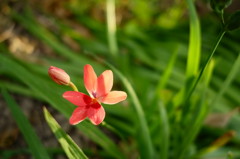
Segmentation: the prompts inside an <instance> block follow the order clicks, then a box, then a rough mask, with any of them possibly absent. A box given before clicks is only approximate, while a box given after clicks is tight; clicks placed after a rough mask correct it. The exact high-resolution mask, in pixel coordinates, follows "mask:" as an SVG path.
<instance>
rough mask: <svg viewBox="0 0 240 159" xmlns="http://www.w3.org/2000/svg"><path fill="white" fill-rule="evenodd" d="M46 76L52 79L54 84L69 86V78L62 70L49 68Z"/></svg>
mask: <svg viewBox="0 0 240 159" xmlns="http://www.w3.org/2000/svg"><path fill="white" fill-rule="evenodd" d="M48 74H49V76H50V77H51V78H52V80H53V81H54V82H56V83H57V84H60V85H69V83H70V82H71V81H70V77H69V75H68V74H67V73H66V72H65V71H64V70H62V69H60V68H57V67H54V66H51V67H49V69H48Z"/></svg>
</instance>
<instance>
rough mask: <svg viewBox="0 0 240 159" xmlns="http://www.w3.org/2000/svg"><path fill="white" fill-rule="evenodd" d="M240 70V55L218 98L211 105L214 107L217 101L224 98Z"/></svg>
mask: <svg viewBox="0 0 240 159" xmlns="http://www.w3.org/2000/svg"><path fill="white" fill-rule="evenodd" d="M239 68H240V54H239V55H238V57H237V59H236V60H235V62H234V64H233V66H232V69H231V70H230V72H229V74H228V76H227V78H226V80H225V81H224V83H223V84H222V87H221V90H220V91H219V92H218V94H217V96H216V97H215V98H214V99H213V101H212V103H211V105H212V107H214V105H215V104H216V103H217V101H218V100H219V99H220V98H221V97H222V96H223V94H224V93H225V92H226V90H227V89H228V88H229V85H230V84H231V83H232V81H233V80H234V78H235V77H236V75H237V74H238V73H239Z"/></svg>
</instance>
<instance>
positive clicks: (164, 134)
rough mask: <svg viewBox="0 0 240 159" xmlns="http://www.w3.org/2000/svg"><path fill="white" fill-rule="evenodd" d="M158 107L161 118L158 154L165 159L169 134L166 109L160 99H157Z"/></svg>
mask: <svg viewBox="0 0 240 159" xmlns="http://www.w3.org/2000/svg"><path fill="white" fill-rule="evenodd" d="M158 108H159V118H160V120H161V129H160V133H159V136H160V137H161V140H160V145H161V147H160V148H161V149H160V156H161V159H167V158H168V149H169V136H170V130H169V122H168V117H167V111H166V109H165V106H164V105H163V103H162V101H159V103H158Z"/></svg>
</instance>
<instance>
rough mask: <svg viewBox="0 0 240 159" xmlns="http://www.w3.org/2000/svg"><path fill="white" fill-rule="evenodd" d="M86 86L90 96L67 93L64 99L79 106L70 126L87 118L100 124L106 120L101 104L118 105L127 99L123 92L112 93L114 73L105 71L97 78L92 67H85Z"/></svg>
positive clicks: (71, 118) (74, 112) (72, 92)
mask: <svg viewBox="0 0 240 159" xmlns="http://www.w3.org/2000/svg"><path fill="white" fill-rule="evenodd" d="M84 85H85V87H86V89H87V91H88V93H89V94H90V96H88V95H86V94H84V93H81V92H76V91H67V92H65V93H64V94H63V98H65V99H67V100H68V101H70V102H71V103H73V104H74V105H76V106H78V107H77V108H76V109H75V110H74V111H73V114H72V116H71V117H70V120H69V122H70V124H72V125H75V124H78V123H79V122H81V121H83V120H84V119H85V118H86V117H88V118H89V119H90V121H91V122H92V123H93V124H94V125H98V124H100V123H101V122H102V121H103V120H104V118H105V110H104V108H103V107H102V105H101V104H100V103H105V104H116V103H118V102H121V101H123V100H125V99H126V98H127V94H126V93H125V92H123V91H111V89H112V86H113V73H112V71H111V70H106V71H104V72H103V73H102V74H101V75H100V76H99V77H97V75H96V73H95V72H94V70H93V68H92V66H91V65H85V66H84Z"/></svg>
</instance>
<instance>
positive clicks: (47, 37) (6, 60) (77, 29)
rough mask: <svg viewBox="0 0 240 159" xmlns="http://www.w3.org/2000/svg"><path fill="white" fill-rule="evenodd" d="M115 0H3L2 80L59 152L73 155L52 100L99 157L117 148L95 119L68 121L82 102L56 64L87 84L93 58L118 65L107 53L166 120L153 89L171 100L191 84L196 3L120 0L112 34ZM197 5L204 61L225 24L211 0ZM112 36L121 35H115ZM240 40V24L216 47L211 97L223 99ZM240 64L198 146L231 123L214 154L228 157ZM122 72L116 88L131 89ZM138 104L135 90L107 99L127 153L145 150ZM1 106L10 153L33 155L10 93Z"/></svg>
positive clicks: (76, 136) (0, 122)
mask: <svg viewBox="0 0 240 159" xmlns="http://www.w3.org/2000/svg"><path fill="white" fill-rule="evenodd" d="M109 3H112V1H111V0H105V1H103V0H61V1H59V0H41V1H38V0H1V1H0V88H4V89H6V90H8V91H9V93H10V94H11V96H12V97H13V98H14V99H15V100H16V102H17V104H18V105H19V106H20V107H21V110H22V111H23V112H24V114H25V115H26V117H27V118H28V120H29V122H30V123H31V125H32V126H33V127H34V129H35V131H36V134H37V136H38V137H39V138H40V140H41V141H42V143H43V145H44V146H45V147H47V151H48V152H49V153H50V154H51V155H52V157H53V158H56V159H62V158H66V156H65V154H64V152H63V150H62V149H61V147H60V145H59V144H58V142H57V140H56V138H55V137H54V135H53V133H52V132H51V130H50V129H49V127H48V125H47V123H46V121H45V119H44V116H43V112H42V108H43V106H46V107H47V108H48V109H49V111H50V112H51V113H52V115H53V116H54V118H55V119H56V120H57V121H58V122H59V123H60V125H61V126H62V128H63V129H64V130H65V131H66V132H67V133H68V134H69V135H70V136H71V137H72V138H73V140H74V141H75V142H76V143H77V144H78V145H80V147H81V148H82V149H83V150H84V152H86V154H87V155H88V156H89V158H112V157H113V156H114V155H109V154H108V153H107V152H106V151H105V149H104V148H103V147H104V146H103V145H101V144H100V145H99V143H96V142H95V140H94V139H93V138H92V137H91V134H90V136H89V133H88V130H87V127H86V128H80V130H79V129H78V128H76V127H74V126H71V125H70V124H69V123H68V118H67V117H66V116H69V114H70V113H71V111H72V108H74V107H73V106H72V105H71V104H70V103H68V102H66V101H64V99H62V96H61V95H62V93H63V92H64V91H67V90H69V88H67V87H64V86H59V85H57V84H55V83H54V82H52V81H51V79H50V78H49V77H48V74H47V71H48V67H49V66H51V65H53V66H57V67H60V68H62V69H64V70H66V72H68V73H69V75H70V76H71V78H72V81H73V82H74V83H75V84H76V85H77V86H78V87H79V89H80V90H81V91H82V92H85V93H86V90H85V88H84V86H83V80H82V77H83V76H82V72H83V66H84V65H85V64H88V63H89V64H91V65H92V66H93V67H94V68H95V69H96V72H97V74H98V75H99V74H100V73H101V72H103V71H104V70H105V69H109V67H108V66H107V65H106V64H105V63H104V61H107V62H109V63H111V64H112V65H114V66H115V67H116V68H117V69H118V70H120V71H121V72H122V73H123V74H124V75H125V76H126V77H127V79H128V80H129V81H130V83H131V84H132V86H133V88H134V90H135V92H136V94H137V95H138V97H139V99H140V101H141V104H142V106H143V110H144V112H145V115H146V116H147V122H148V123H156V121H157V119H156V118H155V116H154V115H152V114H154V113H156V112H155V109H152V108H151V101H152V98H153V94H154V93H157V94H160V95H161V97H162V98H163V101H164V102H166V103H168V102H169V101H171V99H172V97H173V96H174V94H176V93H177V92H178V91H179V90H180V89H181V88H182V86H183V85H184V83H185V80H186V79H185V71H186V63H187V53H188V44H189V10H188V7H187V4H186V2H185V1H182V0H171V1H169V0H116V2H115V12H114V13H115V15H110V17H109V18H110V19H111V18H112V19H111V20H112V23H111V21H110V24H109V25H112V27H113V29H114V26H115V24H116V34H114V35H112V34H111V33H109V31H108V27H107V16H108V14H107V5H108V4H109ZM109 5H111V4H109ZM110 7H111V6H110ZM195 7H196V10H197V13H198V16H199V19H200V24H201V42H202V46H201V52H202V53H201V61H200V67H201V66H202V65H203V61H204V60H205V59H206V57H207V56H208V55H209V54H210V52H211V50H212V48H213V46H214V44H215V43H216V40H217V37H218V35H219V33H220V31H221V29H222V26H221V20H220V18H219V16H218V15H217V14H216V13H215V12H213V11H212V9H211V8H210V5H209V1H208V0H196V1H195ZM239 9H240V2H239V1H238V0H233V3H232V4H231V5H230V6H229V7H228V8H227V9H226V11H225V15H224V16H225V18H226V19H227V18H228V17H229V15H230V14H231V13H233V12H235V11H237V10H239ZM113 11H114V10H113ZM115 22H116V23H115ZM111 38H113V39H112V42H109V39H111ZM114 38H115V39H114ZM110 41H111V40H110ZM239 44H240V31H239V30H236V31H233V32H229V33H227V34H226V35H225V36H224V38H223V40H222V41H221V43H220V45H219V47H218V49H217V51H216V54H215V55H214V60H215V67H214V70H213V73H212V79H211V82H210V84H209V88H208V90H209V91H208V93H207V96H208V98H207V100H209V101H210V100H211V99H213V98H214V96H215V95H216V94H217V93H218V92H219V90H220V89H221V87H222V86H223V82H224V80H225V79H226V77H227V76H228V73H229V72H230V70H231V69H232V64H233V63H234V61H235V59H236V58H237V57H238V54H239V51H240V45H239ZM175 52H176V53H175ZM173 54H177V55H176V60H175V63H174V66H173V69H172V73H171V76H170V78H169V80H168V81H167V86H166V88H164V90H161V91H160V92H158V91H157V85H158V83H159V80H160V79H161V77H162V75H163V73H164V71H165V70H166V68H167V66H168V64H169V61H170V60H171V57H172V55H173ZM239 73H240V72H239ZM239 73H238V74H237V75H236V77H235V78H234V80H233V82H232V83H231V84H230V86H229V87H228V88H227V90H226V92H225V93H224V95H223V96H222V97H221V99H220V100H219V101H218V102H217V103H216V104H215V105H214V107H213V108H212V109H211V113H209V116H208V117H206V120H205V122H204V126H203V128H202V129H201V131H200V132H199V135H197V137H196V140H195V141H194V146H192V149H193V151H195V149H200V150H201V149H202V148H203V147H206V146H208V145H211V143H212V142H213V141H215V140H217V139H218V138H219V137H221V136H223V135H224V134H225V135H226V133H227V134H229V132H230V136H231V137H230V138H231V140H230V141H229V142H228V144H227V145H225V147H223V148H222V149H219V150H217V151H214V153H212V154H211V155H212V156H211V155H210V157H208V158H212V159H213V158H215V159H221V158H226V154H227V152H229V151H233V154H234V155H235V157H240V150H239V146H240V137H239V135H240V132H239V131H240V127H239V121H240V120H239V113H238V112H239V104H240V75H239ZM114 79H115V84H114V89H119V90H125V88H124V86H123V84H122V81H121V80H120V79H119V77H117V76H116V75H114ZM132 107H133V106H132V102H131V98H128V100H126V101H124V102H122V103H119V104H117V105H116V106H106V111H107V117H106V122H107V123H109V124H110V125H111V128H109V127H105V126H99V127H98V128H99V130H100V131H101V132H103V133H104V134H106V136H108V138H109V139H111V140H112V141H113V142H114V143H115V144H116V145H117V147H119V149H120V150H121V152H122V153H123V154H124V155H125V156H127V158H137V156H138V155H139V152H138V149H137V148H136V147H137V146H136V145H137V144H136V141H135V138H134V137H133V136H134V134H135V133H136V130H137V129H136V125H137V124H136V123H138V122H137V121H136V120H135V116H136V113H135V110H134V109H133V108H132ZM68 108H69V109H68ZM0 109H1V111H0V158H3V159H6V158H12V159H13V158H14V159H28V158H33V156H32V155H31V153H30V150H29V148H28V145H27V144H26V142H25V140H24V138H23V136H22V134H21V132H20V130H19V128H18V126H17V124H16V122H15V120H14V118H13V116H12V114H11V113H10V110H9V108H8V106H7V104H6V101H5V100H4V98H3V96H2V95H0ZM79 127H81V126H79ZM156 129H157V125H156V124H151V126H150V132H151V133H152V136H153V142H155V141H157V140H158V135H157V133H159V132H158V131H156ZM116 130H117V132H116ZM172 131H174V129H173V130H172ZM119 133H120V135H119ZM176 133H177V132H176ZM233 134H234V135H233ZM122 138H123V139H124V140H122ZM175 142H180V141H175ZM156 145H157V144H156ZM156 147H158V146H156ZM113 153H114V152H113ZM234 155H233V156H234ZM113 158H114V157H113ZM206 158H207V157H206Z"/></svg>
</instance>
